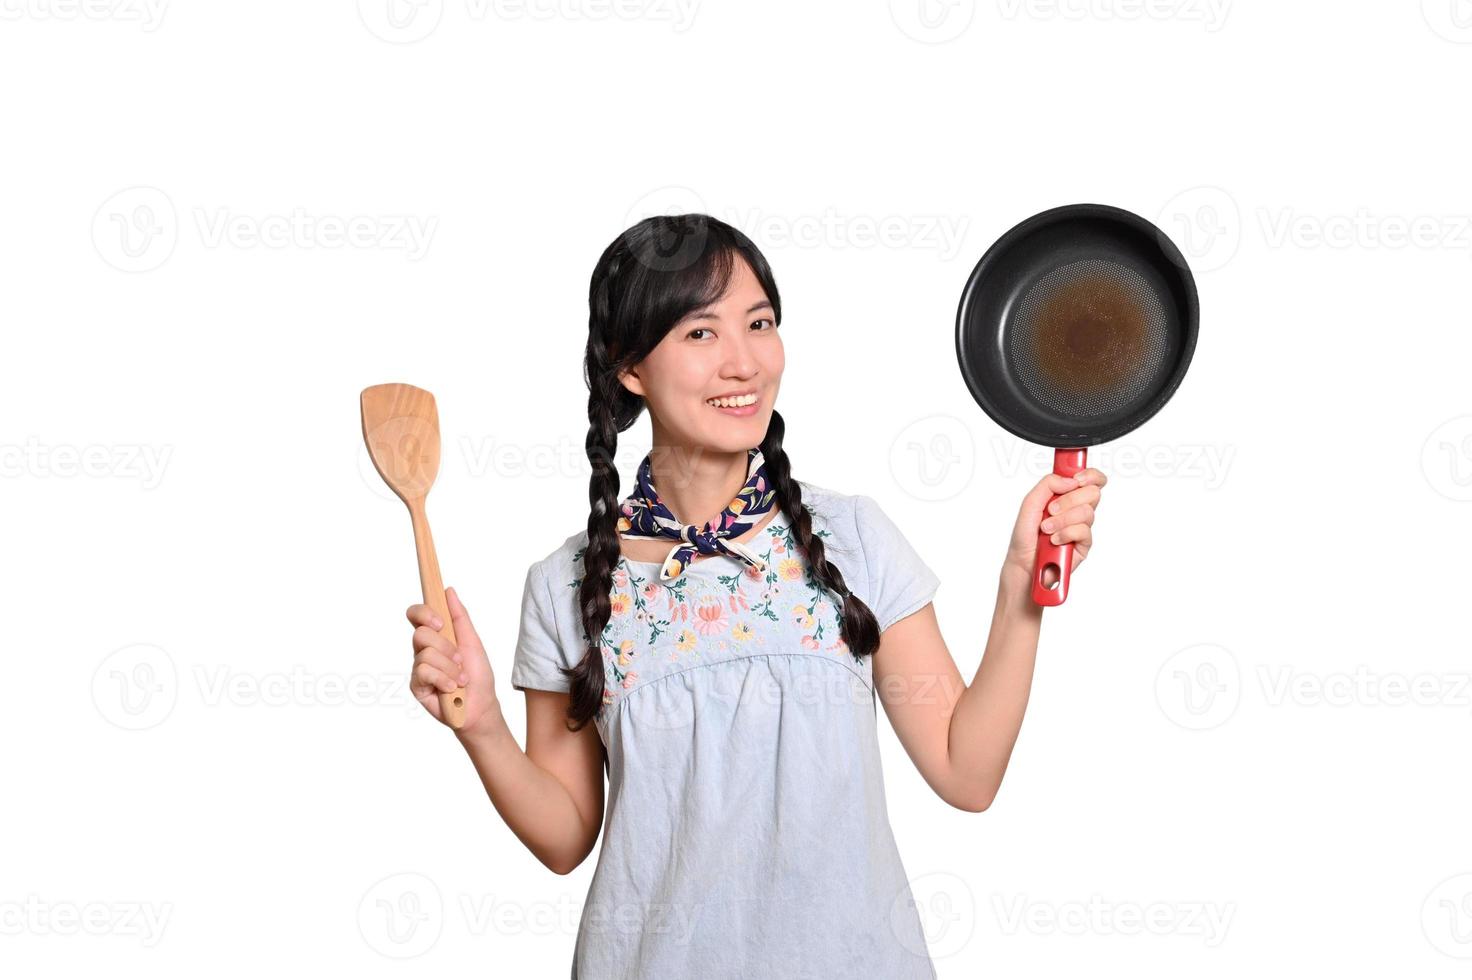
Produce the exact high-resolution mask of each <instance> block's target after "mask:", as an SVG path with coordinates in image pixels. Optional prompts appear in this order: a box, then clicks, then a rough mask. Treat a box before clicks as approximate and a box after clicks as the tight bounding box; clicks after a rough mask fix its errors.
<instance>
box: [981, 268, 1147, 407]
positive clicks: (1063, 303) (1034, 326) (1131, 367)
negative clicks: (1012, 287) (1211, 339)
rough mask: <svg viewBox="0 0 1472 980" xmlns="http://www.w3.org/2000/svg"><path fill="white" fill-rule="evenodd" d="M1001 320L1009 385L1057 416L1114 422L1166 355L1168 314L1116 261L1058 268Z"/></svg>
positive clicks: (1136, 398) (1141, 280)
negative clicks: (1015, 385) (1011, 382)
mask: <svg viewBox="0 0 1472 980" xmlns="http://www.w3.org/2000/svg"><path fill="white" fill-rule="evenodd" d="M1007 320H1008V323H1007V328H1006V331H1005V336H1006V352H1007V357H1008V359H1009V360H1010V361H1011V362H1012V369H1013V373H1014V377H1015V379H1016V381H1017V383H1018V384H1019V385H1020V386H1021V387H1022V388H1023V390H1024V391H1026V393H1027V395H1028V396H1030V400H1032V401H1034V402H1035V403H1036V404H1037V405H1038V406H1039V407H1040V408H1042V409H1043V410H1044V411H1046V412H1047V413H1049V414H1052V415H1056V416H1062V417H1065V418H1074V419H1079V420H1085V419H1097V418H1101V417H1105V416H1114V415H1116V414H1118V413H1119V412H1120V411H1122V410H1124V409H1126V408H1127V407H1129V406H1131V405H1133V404H1135V403H1137V402H1138V401H1139V399H1140V398H1141V397H1142V396H1144V395H1146V394H1147V393H1148V392H1149V390H1150V388H1151V387H1152V385H1153V384H1155V383H1156V382H1157V380H1158V379H1159V377H1160V376H1161V373H1162V370H1163V368H1164V366H1165V364H1166V360H1167V358H1168V357H1169V356H1170V351H1171V319H1170V313H1169V311H1168V310H1167V308H1166V306H1165V304H1164V303H1163V302H1162V300H1161V296H1160V294H1159V292H1158V291H1157V290H1156V289H1155V288H1154V287H1153V285H1152V284H1151V282H1150V281H1148V280H1147V279H1146V278H1145V277H1144V276H1143V275H1141V273H1140V272H1139V270H1137V269H1136V268H1134V267H1133V266H1132V265H1129V264H1126V263H1123V262H1116V261H1112V260H1109V259H1104V258H1084V259H1078V260H1076V261H1071V262H1067V263H1065V264H1063V265H1060V266H1058V267H1057V268H1055V269H1053V270H1052V271H1050V272H1048V273H1046V274H1045V275H1043V276H1042V277H1040V278H1039V279H1038V280H1037V281H1036V282H1034V283H1032V284H1031V285H1030V286H1029V287H1028V288H1026V290H1025V291H1024V292H1023V293H1022V295H1021V297H1020V299H1019V300H1017V302H1016V305H1015V306H1013V308H1012V311H1011V315H1010V316H1009V317H1008V318H1007Z"/></svg>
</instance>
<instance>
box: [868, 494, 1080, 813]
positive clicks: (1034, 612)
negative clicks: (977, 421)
mask: <svg viewBox="0 0 1472 980" xmlns="http://www.w3.org/2000/svg"><path fill="white" fill-rule="evenodd" d="M1107 482H1108V479H1107V477H1105V476H1104V474H1103V473H1101V472H1099V471H1098V470H1096V469H1087V470H1083V471H1081V472H1080V473H1079V474H1078V478H1076V479H1073V480H1069V479H1067V478H1065V477H1060V476H1055V475H1052V474H1050V475H1049V476H1047V477H1044V478H1043V479H1042V480H1041V481H1039V483H1038V485H1037V486H1036V487H1034V488H1033V489H1032V491H1030V492H1029V493H1028V495H1027V497H1026V498H1024V500H1023V503H1022V508H1021V510H1020V512H1019V514H1018V518H1017V523H1016V526H1015V527H1014V529H1013V535H1012V543H1011V545H1010V546H1009V547H1008V552H1007V559H1006V561H1005V562H1003V565H1002V573H1001V576H1000V578H999V581H998V585H997V599H996V604H995V606H994V608H993V610H992V622H991V632H990V633H989V634H988V636H987V643H986V650H985V651H984V652H983V654H982V659H981V664H980V666H978V667H977V669H976V676H975V677H974V678H973V679H972V681H971V684H970V685H969V686H968V685H966V684H964V683H963V682H962V680H961V672H960V670H959V669H957V667H956V662H955V660H954V659H953V658H952V657H951V653H950V650H949V649H948V648H947V647H946V643H945V640H944V639H943V638H942V637H941V634H940V626H939V624H938V623H937V622H936V618H935V608H934V606H933V605H930V604H927V605H926V606H924V607H923V608H921V609H920V610H918V611H917V612H915V613H914V614H912V615H910V616H906V617H905V618H904V619H901V620H899V621H898V622H896V623H894V624H893V625H892V626H890V628H889V629H887V630H885V631H884V633H883V634H882V635H881V636H880V639H879V651H878V653H876V654H875V657H874V684H875V689H876V691H877V693H878V696H879V698H880V700H881V702H882V703H883V704H884V710H885V714H887V715H888V716H889V720H890V724H891V725H893V726H894V729H895V733H896V734H897V735H898V736H899V739H900V743H901V744H902V745H904V747H905V751H906V752H907V753H908V754H909V756H910V759H911V760H912V761H913V762H914V763H915V767H916V768H917V769H919V770H920V774H921V775H922V776H924V777H925V781H926V782H927V783H928V784H929V785H930V787H931V789H933V790H935V792H936V794H937V795H939V796H940V798H941V799H943V800H945V801H946V802H947V803H949V804H951V805H952V806H954V807H957V808H958V809H962V810H967V811H970V812H973V813H979V812H981V811H982V810H985V809H986V808H987V807H989V806H991V803H992V800H993V799H995V797H996V795H997V790H998V789H999V788H1000V787H1001V784H1002V776H1003V775H1004V774H1005V773H1006V771H1007V763H1008V761H1009V760H1010V759H1011V757H1012V748H1013V746H1014V745H1016V743H1017V735H1018V733H1019V732H1020V731H1021V729H1022V717H1023V714H1024V712H1026V710H1027V701H1028V697H1029V695H1030V693H1031V691H1032V675H1033V667H1034V664H1035V663H1036V660H1037V649H1038V633H1039V630H1040V628H1041V626H1042V618H1043V610H1042V607H1041V606H1039V605H1037V604H1036V603H1034V602H1033V600H1032V560H1033V553H1034V551H1035V549H1036V547H1037V535H1038V530H1039V526H1040V525H1041V524H1042V523H1043V521H1044V520H1048V521H1050V522H1052V523H1050V524H1049V527H1048V530H1049V531H1053V538H1054V540H1055V541H1056V542H1057V543H1063V542H1065V541H1072V542H1073V543H1074V552H1073V554H1074V558H1073V567H1074V568H1077V567H1078V565H1079V563H1080V562H1081V561H1083V559H1084V557H1085V556H1086V555H1087V554H1088V550H1089V547H1090V546H1091V545H1092V543H1093V532H1092V526H1093V523H1094V508H1095V506H1096V505H1097V504H1098V502H1099V496H1100V488H1101V487H1103V486H1104V484H1105V483H1107ZM1054 494H1062V497H1061V498H1060V500H1059V504H1061V506H1060V507H1059V508H1058V509H1057V512H1056V513H1051V512H1045V510H1044V509H1045V508H1046V507H1047V506H1048V501H1049V500H1051V499H1052V497H1053V495H1054ZM1055 525H1056V529H1055ZM1070 571H1071V570H1070Z"/></svg>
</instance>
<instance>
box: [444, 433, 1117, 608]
mask: <svg viewBox="0 0 1472 980" xmlns="http://www.w3.org/2000/svg"><path fill="white" fill-rule="evenodd" d="M1088 459H1089V451H1088V450H1087V449H1057V450H1054V452H1053V472H1054V473H1057V474H1058V475H1059V476H1066V477H1069V478H1070V479H1072V478H1073V477H1075V476H1077V475H1078V471H1079V470H1081V469H1083V468H1084V467H1085V466H1087V465H1088ZM1060 496H1062V494H1054V495H1053V496H1052V497H1051V498H1049V500H1048V505H1049V506H1051V505H1052V503H1053V501H1054V500H1057V499H1058V498H1059V497H1060ZM1047 513H1048V510H1047V507H1046V506H1045V507H1044V508H1043V514H1044V515H1045V516H1046V515H1047ZM1049 565H1051V566H1053V567H1054V568H1055V569H1056V570H1057V576H1058V581H1057V582H1055V583H1053V587H1052V588H1049V587H1048V586H1046V585H1044V584H1043V573H1044V572H1045V571H1046V570H1047V568H1048V566H1049ZM1072 571H1073V542H1072V541H1065V542H1064V543H1063V544H1054V543H1053V541H1052V535H1051V534H1044V533H1043V532H1042V531H1038V554H1037V559H1036V560H1035V561H1034V562H1033V565H1032V601H1033V602H1036V603H1037V604H1038V605H1040V606H1061V605H1063V600H1064V599H1067V598H1068V576H1069V574H1070V573H1071V572H1072ZM446 622H448V620H446Z"/></svg>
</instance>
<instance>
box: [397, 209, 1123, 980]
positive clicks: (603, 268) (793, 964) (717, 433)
mask: <svg viewBox="0 0 1472 980" xmlns="http://www.w3.org/2000/svg"><path fill="white" fill-rule="evenodd" d="M781 322H782V301H781V297H780V295H779V294H778V291H777V286H776V282H775V281H774V279H773V276H772V272H771V269H770V268H769V267H768V265H767V262H766V260H765V258H764V257H763V256H762V255H761V253H760V252H759V251H758V250H757V249H756V247H755V246H754V245H753V244H752V243H751V242H750V240H748V239H747V238H746V236H744V235H742V234H741V233H740V232H739V231H737V230H736V229H734V228H732V227H730V226H729V225H727V224H725V223H723V222H721V221H718V220H716V219H714V218H710V217H707V216H705V215H679V216H674V217H657V218H650V219H648V220H646V221H642V222H640V223H639V224H637V225H635V226H633V227H632V228H630V229H628V230H627V231H625V232H624V233H623V234H622V235H620V236H619V237H618V238H617V239H616V240H615V241H614V242H613V243H612V244H611V245H610V246H609V247H608V248H607V249H606V250H605V251H604V253H603V255H602V257H601V258H600V259H599V261H598V265H597V267H596V268H595V270H594V273H593V278H592V283H591V287H590V290H589V323H588V328H589V329H588V342H587V352H586V357H585V362H584V375H585V377H586V379H587V384H588V390H589V398H588V421H589V431H588V436H587V452H588V459H589V462H590V464H591V468H592V476H591V480H590V485H589V499H590V501H591V506H590V509H589V513H588V518H587V524H586V527H585V528H584V529H582V530H580V531H578V532H577V533H575V534H571V535H568V536H567V537H566V538H565V539H564V540H563V541H562V542H561V543H560V544H558V545H557V546H556V547H555V548H553V549H552V550H551V551H550V553H548V554H547V555H546V556H545V557H543V558H542V559H540V560H538V561H536V562H533V563H532V565H531V567H530V568H529V569H528V570H527V574H526V579H525V582H524V583H523V587H522V595H521V619H520V632H519V634H518V636H517V642H516V650H515V655H514V660H513V664H512V669H511V684H512V687H513V688H515V689H516V690H519V691H522V692H524V693H525V695H526V700H527V735H526V751H525V753H524V754H523V753H522V752H521V751H520V750H519V748H518V747H517V746H516V744H515V739H514V738H512V737H511V736H510V734H509V732H508V731H507V730H506V726H505V720H504V717H503V716H502V715H501V713H500V712H499V710H496V709H497V708H498V707H499V706H498V705H497V704H496V703H495V694H494V682H493V679H492V678H491V676H490V670H489V666H488V661H486V660H485V657H484V652H483V648H482V647H481V645H480V643H479V640H478V638H476V636H475V633H474V629H473V627H471V625H470V623H469V618H468V616H467V615H466V614H465V612H464V609H463V607H462V606H461V605H460V603H459V599H458V597H456V596H453V593H452V594H451V597H450V598H451V603H450V609H451V612H452V614H453V615H454V616H455V617H456V619H455V622H454V627H455V634H456V637H457V639H458V638H461V637H464V638H465V639H464V640H463V641H461V646H460V647H458V648H455V649H449V650H445V649H439V650H438V651H437V652H436V653H435V654H434V655H433V656H427V657H426V661H427V663H426V668H427V669H428V670H429V671H430V673H429V674H428V675H426V676H429V677H432V678H433V679H434V680H435V681H436V683H438V684H440V685H441V686H443V685H444V684H452V685H453V683H454V681H453V680H452V679H451V677H449V676H440V675H438V674H436V673H435V671H437V670H440V669H441V667H440V666H439V665H441V664H442V665H445V666H444V667H443V669H444V670H446V671H448V672H454V673H462V671H461V668H459V667H456V666H454V664H455V663H462V664H463V674H462V676H463V678H464V681H465V686H466V689H467V692H468V697H469V700H470V711H469V714H470V716H471V717H474V718H476V719H477V723H476V724H467V726H466V728H465V729H464V730H462V731H461V732H460V733H458V734H459V735H460V738H461V741H462V743H463V744H464V745H465V746H466V749H467V751H468V752H469V754H470V757H471V759H472V761H473V762H474V764H475V767H476V770H477V772H478V773H479V774H480V776H481V779H482V781H483V782H484V784H485V786H486V790H487V792H488V794H489V795H490V797H491V799H492V801H493V803H494V804H495V806H496V809H497V811H498V812H499V813H500V814H501V815H502V816H503V817H504V819H505V820H506V823H507V825H508V826H509V827H510V828H511V829H512V830H513V831H514V832H515V833H516V835H517V836H518V837H519V838H520V839H521V840H522V842H523V843H524V844H525V845H526V846H527V847H528V849H530V850H531V851H532V852H533V853H534V854H536V855H537V857H538V858H539V859H541V860H542V861H543V863H545V864H546V865H547V866H548V867H549V868H551V869H552V870H554V871H556V872H558V873H561V874H566V873H568V872H570V871H572V870H573V869H574V868H576V867H577V866H578V865H579V864H581V863H582V861H583V860H584V859H585V858H586V857H587V856H588V855H589V854H590V853H591V852H592V850H593V847H594V845H595V843H597V841H598V838H599V836H600V832H601V834H602V840H603V843H602V849H601V850H600V852H599V855H598V865H597V869H596V871H595V873H594V875H593V880H592V882H591V884H590V885H589V889H588V897H587V901H586V903H585V905H584V914H583V918H582V922H581V924H580V926H579V929H578V935H577V944H576V948H575V951H574V955H573V970H572V976H573V978H574V980H577V978H578V977H583V978H593V977H609V976H639V977H646V976H647V977H655V976H675V977H687V976H743V977H744V976H783V977H796V976H812V977H849V978H868V977H885V978H886V980H910V978H927V977H929V978H933V977H934V976H935V970H934V967H933V966H932V964H931V960H930V955H929V950H928V948H927V944H926V938H925V930H924V928H922V923H921V921H920V916H919V910H918V908H917V906H916V903H915V901H914V897H913V895H912V894H911V890H910V886H909V877H908V875H907V874H906V871H905V868H904V865H903V863H902V861H901V860H900V855H899V849H898V847H897V845H896V842H895V839H894V835H893V832H892V830H891V827H890V823H889V817H888V810H887V805H886V801H885V794H884V780H883V776H882V773H881V770H880V752H879V743H878V735H877V728H876V723H875V722H876V718H877V714H878V705H879V704H881V703H882V704H883V705H884V707H885V710H886V712H887V713H888V715H889V718H890V720H891V722H892V723H893V725H894V728H895V731H896V733H897V734H898V735H899V738H900V741H901V742H902V743H903V744H904V747H905V749H906V751H907V752H908V753H909V755H910V758H911V759H912V760H913V761H914V762H915V764H916V766H917V768H918V769H919V770H920V772H921V774H922V775H923V776H924V777H925V779H926V781H927V783H929V785H930V786H931V787H932V788H933V789H934V790H935V791H936V793H937V795H939V796H940V797H941V798H942V799H943V800H945V801H946V802H947V803H949V804H951V805H952V806H955V807H957V808H960V809H964V810H968V811H979V810H984V809H986V807H987V806H988V805H989V804H990V802H991V799H992V796H993V795H994V794H995V792H996V788H997V784H998V783H999V781H1000V779H1001V775H1002V771H1003V770H1004V769H1005V766H1006V762H1007V757H1008V755H1009V754H1010V752H1011V746H1012V742H1013V740H1014V739H1015V738H1016V735H1017V727H1018V726H1019V725H1020V723H1021V710H1022V707H1023V706H1024V705H1025V704H1026V701H1027V685H1028V684H1029V683H1030V680H1031V673H1032V657H1033V655H1034V653H1035V652H1036V647H1037V623H1038V615H1039V614H1038V609H1037V607H1036V606H1033V605H1032V604H1031V603H1030V602H1029V601H1028V600H1027V598H1026V593H1025V591H1024V589H1023V586H1024V585H1025V584H1026V582H1027V580H1028V575H1029V570H1028V569H1024V568H1022V567H1021V565H1020V562H1021V561H1022V558H1021V557H1020V556H1021V554H1022V551H1021V549H1019V548H1017V547H1014V548H1012V549H1010V550H1009V557H1008V561H1007V562H1006V564H1004V576H1003V583H1004V584H1003V587H1002V588H1001V589H999V591H998V605H997V618H996V619H994V621H993V631H992V635H991V638H990V640H989V643H988V655H987V657H986V661H985V666H986V667H987V668H988V670H987V677H986V679H985V681H984V682H983V683H975V684H973V685H972V686H971V687H970V688H968V687H967V685H965V684H964V683H963V682H962V681H961V678H960V673H959V671H958V670H957V668H956V665H955V663H954V661H953V660H952V659H951V657H950V654H949V652H948V651H947V649H946V647H945V644H944V642H943V641H942V639H941V637H940V632H939V629H938V627H937V625H936V619H935V614H934V610H933V609H932V606H931V600H932V598H933V597H934V595H935V593H936V591H937V589H938V588H939V586H940V580H939V578H938V577H937V576H936V574H935V573H934V572H933V571H932V570H931V569H930V567H929V566H928V565H927V564H926V563H925V562H924V561H923V560H922V559H921V558H920V556H919V554H918V553H917V552H916V550H915V549H914V548H913V547H912V546H911V545H910V542H909V541H908V539H907V538H906V537H905V535H904V534H903V533H902V532H901V531H900V528H899V527H898V525H896V524H895V522H894V521H893V520H891V519H890V517H889V516H888V514H886V512H885V511H884V509H883V508H881V507H880V505H879V504H878V503H877V502H876V501H875V500H874V499H873V498H872V497H868V496H864V495H862V494H844V493H840V492H838V491H835V490H829V489H826V488H823V487H819V486H815V485H813V484H811V483H808V482H805V481H801V480H798V479H796V478H794V477H793V476H792V472H791V464H790V462H789V460H788V457H787V454H786V451H785V450H784V449H783V437H784V434H785V432H786V427H785V423H784V421H783V418H782V416H781V414H780V413H778V412H777V410H776V400H777V396H778V392H779V390H780V387H781V380H782V373H783V369H784V367H785V360H784V353H783V346H782V338H781V334H780V329H779V325H780V324H781ZM646 409H647V410H648V412H649V417H650V419H649V421H650V426H651V429H652V432H653V446H652V448H651V450H650V452H649V454H648V455H647V456H645V458H644V459H643V461H642V462H641V463H640V465H639V467H638V469H637V472H636V473H635V474H634V479H633V481H632V485H631V486H630V487H629V489H628V491H627V492H626V493H625V492H623V488H622V485H621V480H620V478H619V474H618V471H617V470H616V469H615V468H614V465H613V460H614V458H615V455H616V450H617V448H618V434H619V433H620V432H623V431H624V430H626V429H628V428H629V427H630V426H632V425H633V424H634V422H635V421H636V420H637V419H638V418H639V416H640V415H641V414H643V412H644V411H645V410H646ZM1053 479H1054V480H1057V479H1061V478H1057V477H1054V478H1053ZM1091 479H1093V480H1094V485H1087V484H1088V481H1089V480H1091ZM1100 485H1102V475H1100V476H1098V477H1097V478H1096V477H1095V473H1094V471H1085V473H1083V474H1081V475H1080V478H1079V479H1078V480H1077V481H1076V482H1072V483H1070V484H1069V485H1067V486H1058V485H1056V484H1054V483H1052V482H1050V481H1046V480H1045V481H1044V482H1043V483H1040V484H1039V485H1038V486H1037V487H1035V488H1034V489H1033V491H1032V492H1030V493H1029V495H1028V497H1027V499H1026V500H1025V501H1024V506H1023V510H1022V513H1021V514H1020V515H1019V518H1018V524H1017V527H1016V528H1015V529H1014V541H1017V540H1021V541H1024V542H1026V543H1027V544H1028V545H1029V550H1027V552H1026V558H1027V559H1030V558H1031V554H1032V552H1031V550H1030V546H1031V545H1032V544H1033V543H1035V541H1036V536H1037V534H1038V533H1039V525H1040V524H1042V523H1043V521H1044V519H1045V517H1046V519H1047V521H1048V523H1047V524H1046V525H1045V526H1044V527H1043V531H1045V532H1048V533H1054V536H1055V537H1068V538H1069V540H1072V541H1075V542H1077V544H1078V549H1077V551H1076V555H1077V556H1078V558H1079V559H1080V560H1081V558H1082V556H1083V555H1084V554H1085V553H1086V552H1087V550H1088V543H1089V539H1088V532H1089V524H1090V523H1092V519H1093V518H1092V507H1093V504H1094V503H1095V502H1096V501H1097V500H1098V487H1099V486H1100ZM1055 491H1056V492H1058V493H1060V494H1063V496H1061V497H1060V498H1059V504H1060V508H1061V509H1060V510H1059V511H1058V512H1057V513H1056V514H1052V515H1045V514H1044V513H1043V508H1044V506H1045V505H1047V503H1048V501H1049V500H1050V499H1052V495H1053V493H1054V492H1055ZM1054 523H1056V524H1058V527H1057V528H1056V529H1055V528H1054V527H1053V524H1054ZM1014 553H1015V554H1014ZM424 610H425V607H422V606H416V607H414V608H413V609H411V610H410V619H411V621H413V622H416V623H417V624H420V625H421V630H420V631H416V636H418V637H421V638H422V641H423V642H424V643H425V644H428V645H430V646H440V645H441V644H442V643H443V642H445V641H443V638H441V637H439V635H438V633H436V632H435V631H434V629H433V628H432V626H433V623H432V622H429V621H427V620H426V619H425V617H426V616H427V613H426V612H425V611H424ZM999 624H1000V628H999ZM881 648H882V649H881ZM467 652H468V653H469V656H468V657H467V656H465V654H466V653H467ZM453 658H459V659H458V660H456V659H453ZM978 676H979V677H980V676H981V675H980V674H978ZM937 688H939V689H941V691H942V692H943V693H945V694H946V695H955V697H948V696H947V697H937V696H936V695H935V693H934V692H935V690H936V689H937ZM881 691H884V692H885V693H884V696H883V697H881V696H880V692H881ZM896 691H897V692H900V693H899V694H898V695H896V694H895V693H893V692H896ZM906 691H914V692H916V696H914V697H908V696H905V694H904V692H906ZM423 700H425V701H427V702H429V703H430V704H432V703H433V697H432V696H431V694H430V691H429V690H428V689H426V690H425V692H424V697H423ZM481 701H485V702H488V703H489V704H490V705H491V710H487V711H479V710H477V709H478V706H479V703H480V702H481ZM427 706H428V705H427ZM953 719H954V722H953ZM589 722H592V723H593V724H591V725H590V724H589ZM605 772H606V776H607V811H606V813H605V812H604V790H605V786H604V776H605Z"/></svg>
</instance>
